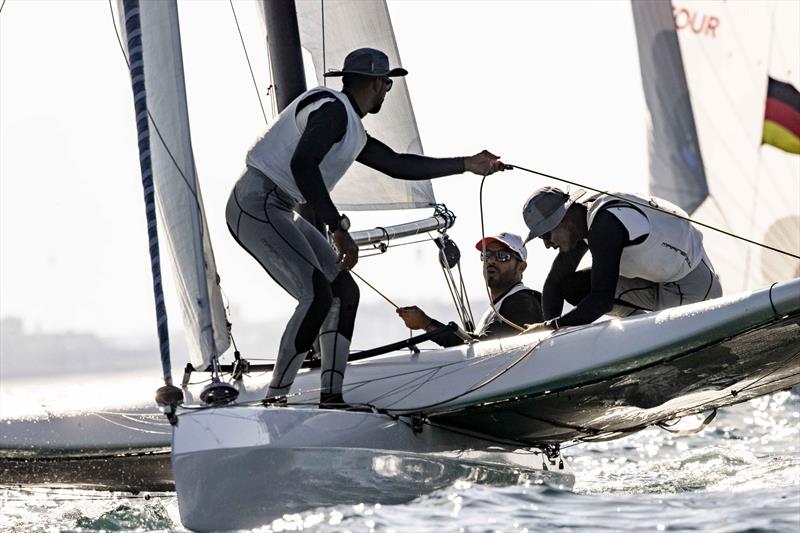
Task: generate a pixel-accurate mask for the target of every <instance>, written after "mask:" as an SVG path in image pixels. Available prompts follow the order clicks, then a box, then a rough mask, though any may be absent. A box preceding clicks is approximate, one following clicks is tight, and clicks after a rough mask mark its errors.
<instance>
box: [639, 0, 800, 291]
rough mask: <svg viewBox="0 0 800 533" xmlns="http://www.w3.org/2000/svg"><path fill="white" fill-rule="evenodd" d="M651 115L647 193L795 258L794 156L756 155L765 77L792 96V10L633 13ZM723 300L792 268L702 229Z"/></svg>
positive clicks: (773, 255) (666, 7)
mask: <svg viewBox="0 0 800 533" xmlns="http://www.w3.org/2000/svg"><path fill="white" fill-rule="evenodd" d="M632 6H633V14H634V20H635V23H636V32H637V38H638V41H639V55H640V64H641V71H642V82H643V86H644V91H645V95H646V99H647V104H648V108H649V111H650V124H649V126H650V159H651V161H650V171H651V172H650V190H651V192H652V193H653V194H654V195H656V196H661V197H664V198H666V199H668V200H671V201H673V202H675V203H677V204H679V205H681V206H682V207H684V208H685V209H687V210H688V211H690V212H691V213H692V217H693V218H694V219H695V220H698V221H701V222H704V223H706V224H710V225H713V226H715V227H719V228H721V229H724V230H726V231H729V232H731V233H734V234H736V235H741V236H743V237H746V238H748V239H751V240H754V241H757V242H761V243H764V244H766V245H768V246H772V247H774V248H778V249H781V250H785V251H788V252H790V253H792V254H795V255H798V254H800V157H798V156H797V155H795V154H791V153H787V152H783V151H781V150H779V149H777V148H775V147H773V146H769V145H762V144H761V136H762V126H763V123H764V110H765V103H766V97H767V82H768V76H772V77H773V78H777V79H780V80H782V81H786V82H788V83H791V84H792V85H793V86H795V87H798V86H800V26H798V23H797V21H798V20H800V4H799V3H797V2H782V1H758V2H747V1H741V2H725V1H722V0H713V1H708V0H704V1H695V0H675V1H673V2H672V6H670V4H669V3H668V2H637V1H633V2H632ZM703 234H704V242H705V244H706V249H707V250H708V253H709V255H710V257H711V260H712V262H713V263H714V266H715V267H716V268H717V270H718V272H719V273H720V278H721V281H722V283H723V287H724V289H725V291H726V292H728V293H731V292H738V291H742V290H747V289H754V288H756V287H763V286H765V285H768V284H770V283H773V282H775V281H780V280H786V279H790V278H793V277H798V276H800V260H798V259H795V258H793V257H790V256H787V255H783V254H780V253H777V252H774V251H770V250H767V249H764V248H760V247H757V246H755V245H752V244H748V243H745V242H743V241H740V240H737V239H734V238H732V237H730V236H726V235H722V234H720V233H718V232H714V231H712V230H709V229H704V230H703Z"/></svg>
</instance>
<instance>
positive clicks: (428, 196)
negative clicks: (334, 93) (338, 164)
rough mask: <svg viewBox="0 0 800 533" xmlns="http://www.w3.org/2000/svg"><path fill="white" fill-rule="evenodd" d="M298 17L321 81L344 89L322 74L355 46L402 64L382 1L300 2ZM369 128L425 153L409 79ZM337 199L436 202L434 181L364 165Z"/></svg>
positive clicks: (361, 203) (357, 204)
mask: <svg viewBox="0 0 800 533" xmlns="http://www.w3.org/2000/svg"><path fill="white" fill-rule="evenodd" d="M297 18H298V24H299V27H300V38H301V41H302V45H303V48H304V49H305V50H307V51H308V52H309V53H310V57H311V58H312V60H313V68H314V75H315V76H316V78H317V83H318V84H320V85H324V84H326V83H327V84H328V85H329V86H331V87H332V88H334V89H337V90H338V89H341V85H340V82H339V81H333V80H332V79H331V78H327V79H325V78H323V77H322V74H323V73H324V72H326V71H327V70H331V69H337V68H341V66H342V64H343V62H344V58H345V56H346V55H347V53H348V52H350V51H352V50H355V49H356V48H362V47H366V46H368V47H371V48H377V49H379V50H382V51H384V52H385V53H386V55H388V56H389V63H390V65H392V66H400V65H401V62H400V55H399V53H398V51H397V43H396V42H395V38H394V32H393V30H392V23H391V20H390V19H389V11H388V9H387V7H386V2H385V1H383V0H379V1H370V2H365V1H359V0H326V1H324V2H322V1H313V2H311V1H300V2H297ZM308 69H309V65H306V70H307V71H308ZM364 126H365V127H366V129H367V131H368V132H369V133H370V135H372V136H374V137H376V138H378V139H380V140H381V141H383V142H384V143H386V144H387V145H389V146H390V147H391V148H392V149H394V150H395V151H397V152H407V153H414V154H422V153H423V152H422V143H421V142H420V138H419V131H417V123H416V120H415V118H414V111H413V109H412V107H411V99H410V97H409V94H408V86H407V85H406V80H405V79H404V78H395V80H394V85H393V86H392V92H391V95H390V96H389V97H388V98H387V99H386V101H385V102H384V104H383V108H382V109H381V112H380V114H378V115H368V116H367V117H365V118H364ZM332 197H333V201H334V202H335V203H336V205H337V206H338V207H339V208H340V209H350V210H378V209H409V208H417V207H428V206H430V205H433V204H435V203H436V199H435V198H434V195H433V187H432V186H431V183H430V181H402V180H395V179H391V178H389V177H388V176H385V175H384V174H381V173H380V172H376V171H374V170H372V169H370V168H368V167H366V166H364V165H361V164H360V163H356V164H355V165H353V166H352V167H351V168H350V170H349V171H348V172H347V174H346V175H345V176H344V178H342V180H341V181H340V182H339V183H338V184H337V185H336V188H335V189H334V190H333V194H332Z"/></svg>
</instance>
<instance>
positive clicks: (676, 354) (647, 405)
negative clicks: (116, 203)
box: [4, 2, 800, 530]
mask: <svg viewBox="0 0 800 533" xmlns="http://www.w3.org/2000/svg"><path fill="white" fill-rule="evenodd" d="M124 4H125V6H124V7H125V9H124V10H123V9H121V10H120V11H121V13H124V16H121V18H122V19H123V20H125V21H130V20H131V19H130V17H132V16H133V14H134V12H136V15H137V16H140V17H141V21H142V22H141V31H142V36H143V41H144V51H143V52H144V53H143V56H144V62H145V63H144V64H145V76H144V79H145V80H146V81H145V84H146V86H147V94H148V99H147V102H148V105H149V107H150V109H149V113H150V116H151V120H152V123H153V125H156V126H157V127H158V130H159V131H160V135H161V136H162V137H163V138H164V139H165V143H166V144H167V145H168V146H169V147H170V148H169V153H167V151H166V150H164V148H163V145H160V144H159V143H158V142H153V143H152V144H151V150H152V159H153V162H154V169H155V172H154V176H155V179H156V190H157V193H158V196H159V202H160V208H161V211H160V214H161V216H162V218H164V217H166V218H173V221H172V222H170V221H169V220H167V221H166V222H165V226H166V227H167V233H168V234H169V235H170V242H171V247H172V255H173V258H174V259H175V260H176V263H177V264H178V268H177V270H178V271H179V273H180V275H181V276H183V281H182V283H181V284H180V285H181V287H182V293H183V295H184V310H185V314H186V318H187V330H188V331H189V333H188V335H189V336H190V337H191V338H192V339H193V344H194V350H193V357H192V364H193V365H194V367H195V368H200V369H205V368H206V367H208V366H209V364H210V363H211V362H212V360H213V359H214V358H215V357H216V356H218V355H220V354H221V353H222V351H224V349H225V348H226V344H227V337H226V324H225V322H224V313H221V312H220V311H221V310H222V307H221V301H220V300H219V298H218V296H217V293H216V291H217V278H216V275H215V273H214V269H213V255H212V253H211V246H210V241H209V239H208V237H207V235H208V234H207V231H204V230H203V227H204V224H203V214H202V202H201V200H200V197H199V193H198V192H196V191H199V187H197V178H196V176H195V175H194V174H193V173H188V174H187V172H186V169H187V168H191V167H192V166H193V157H192V155H191V144H190V143H189V139H188V121H187V118H186V113H185V107H184V104H183V103H182V102H181V97H182V94H181V93H182V87H181V85H182V84H181V83H180V80H182V70H183V69H182V65H181V57H180V45H179V43H180V41H179V31H178V25H177V8H176V6H175V4H174V3H171V2H160V3H143V4H142V5H139V6H137V3H136V2H125V3H124ZM287 5H289V4H288V3H287V2H276V3H273V4H271V5H270V8H271V9H273V10H275V9H278V10H280V7H281V6H282V7H284V8H285V7H286V6H287ZM310 5H311V4H303V3H301V4H298V10H299V15H300V16H299V20H300V24H301V30H302V28H303V24H304V22H303V21H304V20H306V24H307V21H308V20H311V21H315V20H317V21H318V20H321V18H320V17H321V15H322V13H316V14H313V13H312V14H311V15H309V14H308V13H307V12H306V11H304V10H306V9H308V8H309V6H310ZM319 5H323V6H324V7H325V21H326V25H327V26H326V27H327V28H330V27H334V28H337V27H341V26H337V25H335V24H333V23H332V22H331V21H332V20H334V19H335V18H336V16H337V15H340V16H342V17H343V18H344V19H345V20H352V19H353V15H352V13H349V14H348V13H347V12H346V10H347V9H352V8H353V7H352V6H353V5H356V6H357V8H358V9H363V8H364V7H365V5H364V4H363V3H359V2H355V3H352V4H351V3H347V2H326V3H324V4H316V3H314V9H316V8H317V7H319ZM367 6H368V7H369V8H376V9H375V11H376V12H377V13H378V14H380V13H381V12H382V13H383V16H384V17H386V18H385V21H386V23H388V16H387V14H386V9H385V6H384V5H383V4H382V3H375V4H367ZM340 10H341V11H340ZM273 12H274V11H273ZM661 16H662V22H663V13H661ZM304 17H305V18H304ZM329 17H331V18H329ZM667 17H668V19H667V20H668V21H671V20H672V19H671V14H670V13H669V11H668V10H667ZM368 20H369V21H370V25H371V27H373V28H374V27H375V18H371V19H368ZM283 27H285V26H283ZM318 29H319V28H318ZM387 31H388V32H389V34H390V26H389V27H388V30H387V27H384V34H386V32H387ZM301 33H302V32H301ZM312 33H316V35H319V34H320V33H321V32H320V31H316V32H312ZM342 33H343V34H344V35H343V36H342V37H346V36H348V35H354V34H353V33H348V32H342ZM325 35H326V46H325V57H327V60H323V62H325V61H327V63H328V64H329V65H330V64H337V63H338V62H340V61H341V58H342V57H343V56H344V54H345V53H346V52H347V51H349V49H351V48H354V47H356V46H354V45H353V44H352V43H348V42H343V43H342V44H340V48H336V45H334V43H335V42H336V41H335V40H334V39H332V37H331V35H330V34H327V33H326V34H325ZM672 35H673V36H674V35H675V32H674V30H673V31H672ZM129 37H130V35H129ZM273 37H275V35H273ZM159 39H161V40H159ZM270 44H271V45H272V44H273V42H272V40H271V43H270ZM360 44H361V43H359V45H360ZM364 44H370V45H372V46H376V47H378V48H383V49H384V50H387V51H389V50H391V49H392V48H390V47H389V45H388V44H387V43H386V42H384V43H380V42H367V43H364ZM389 44H393V43H389ZM168 45H169V46H168ZM308 46H309V47H310V48H312V49H313V45H311V44H309V45H308ZM152 50H158V51H159V53H154V52H153V51H152ZM169 51H171V52H172V53H171V54H170V53H169ZM312 55H313V53H312ZM390 56H391V54H390ZM317 57H319V56H317ZM275 61H279V60H278V59H276V58H275V57H273V62H275ZM317 72H318V73H321V72H322V70H321V69H320V68H319V67H317ZM175 80H179V83H178V84H177V86H175V85H172V86H163V87H162V86H160V85H161V82H162V81H163V82H167V81H168V82H169V83H170V84H174V82H175ZM165 85H166V83H165ZM406 94H407V93H406ZM163 98H173V100H172V101H169V100H166V101H165V100H162V99H163ZM162 103H165V104H166V105H164V108H163V109H161V108H160V107H159V106H160V104H162ZM165 113H172V117H171V118H161V117H167V115H166V114H165ZM140 118H141V117H140ZM181 131H183V134H182V133H181ZM180 139H182V141H180V142H177V141H178V140H180ZM173 140H174V141H176V142H177V144H175V143H173V142H172V141H173ZM417 142H418V140H417ZM173 158H175V159H176V161H178V162H183V163H184V165H180V164H178V165H176V164H175V162H173V160H172V159H173ZM176 167H179V168H181V169H182V171H181V172H180V173H178V174H182V175H175V169H176ZM170 172H171V173H173V175H172V177H169V174H168V173H170ZM187 176H188V177H187ZM370 179H373V178H370ZM187 186H188V187H187ZM381 197H384V196H383V195H382V196H381ZM424 201H431V200H423V202H424ZM352 208H353V207H352V206H351V207H350V209H352ZM187 217H188V218H187ZM187 221H191V222H187ZM181 232H183V234H181ZM379 233H380V232H379ZM380 238H383V237H379V239H380ZM191 243H194V244H193V245H191ZM798 295H800V280H794V281H787V282H782V283H778V284H775V285H773V286H770V287H769V288H767V289H763V290H760V291H756V292H754V293H744V294H740V295H737V296H730V297H727V298H723V299H720V300H718V301H714V302H707V303H703V304H697V305H693V306H687V307H686V308H679V309H673V310H669V311H665V312H661V313H657V314H654V315H650V316H642V317H636V318H630V319H626V320H622V321H610V322H605V323H600V324H594V325H591V326H587V327H584V328H574V329H571V330H565V331H560V332H558V333H557V334H555V335H552V336H550V335H548V334H533V335H527V336H520V337H514V338H509V339H504V340H497V341H490V342H483V343H475V344H471V345H465V346H463V347H457V348H451V349H447V350H434V351H430V352H424V353H422V354H408V353H404V352H401V353H392V354H388V355H385V356H381V357H377V358H372V359H367V360H364V361H361V362H359V363H355V364H353V365H351V368H350V369H349V370H348V374H347V380H346V384H345V395H346V397H347V399H348V401H350V402H354V403H362V404H365V405H369V406H371V407H373V409H374V412H372V413H353V412H345V411H320V410H318V409H316V402H317V393H316V387H317V384H318V378H317V376H316V374H315V373H314V372H313V371H311V372H309V373H308V374H306V375H305V376H303V377H301V378H300V379H299V380H298V381H297V382H296V387H295V388H296V390H297V391H298V392H297V394H295V395H294V396H293V397H292V398H291V399H290V404H291V405H290V407H288V408H274V407H272V408H267V407H263V406H261V405H260V404H259V403H258V400H259V399H260V398H261V397H263V394H264V389H263V386H264V382H263V379H262V380H259V379H248V378H247V377H245V378H244V379H243V380H240V381H237V382H236V383H235V384H234V385H235V387H236V389H237V392H238V394H239V397H238V399H237V400H236V401H235V402H232V403H228V404H224V405H215V406H203V405H202V404H201V402H199V401H198V400H197V398H196V396H195V395H196V393H197V392H198V391H194V394H192V392H193V391H192V390H191V389H186V390H185V393H186V397H185V406H184V407H183V408H178V411H177V417H176V420H177V423H176V424H175V425H174V426H173V427H172V431H171V433H172V437H173V446H172V461H173V472H174V475H175V482H176V490H177V492H178V499H179V504H180V507H181V516H182V520H183V522H184V525H186V526H187V527H191V528H195V529H200V530H209V529H220V528H225V529H230V528H242V527H254V526H257V525H260V524H263V523H264V522H266V521H268V520H270V519H271V518H274V517H276V516H280V515H281V514H283V513H284V512H287V511H297V510H302V509H306V508H309V507H313V506H316V505H327V504H331V503H343V502H363V501H373V500H375V501H394V500H393V499H396V501H401V500H403V499H407V498H409V497H413V496H415V495H417V494H419V492H420V491H421V490H430V489H432V488H436V487H437V486H446V485H447V484H449V483H451V482H452V481H453V480H455V479H458V478H461V477H472V478H473V479H475V480H477V481H484V482H500V483H509V482H514V481H516V480H518V479H519V477H520V476H534V475H545V476H550V475H555V476H556V479H558V480H560V481H561V482H566V483H569V482H570V478H571V475H570V472H569V468H568V467H567V466H566V465H564V463H563V460H562V459H561V457H560V455H559V453H558V444H559V443H561V442H564V441H567V440H571V439H597V438H613V437H619V436H623V435H625V434H628V433H630V432H633V431H638V430H640V429H643V428H644V427H647V426H648V425H652V424H654V423H657V422H659V421H663V420H665V419H669V418H674V417H677V416H682V415H685V414H691V413H698V412H703V411H706V410H710V409H714V408H716V407H719V406H722V405H728V404H731V403H736V402H739V401H744V400H746V399H748V398H751V397H755V396H758V395H761V394H766V393H768V392H771V391H774V390H780V389H783V388H787V387H789V386H791V385H793V384H795V383H797V382H798V360H797V358H798V346H797V341H796V338H797V329H798V324H797V321H798V316H800V298H798ZM215 306H216V311H215ZM189 324H194V326H193V327H188V325H189ZM192 407H196V409H195V408H192ZM162 420H163V419H162ZM73 422H74V421H73ZM147 422H149V421H148V420H147V419H145V418H138V419H137V418H134V424H142V425H144V424H146V423H147ZM62 423H63V426H64V427H66V428H67V429H70V428H71V430H72V431H73V432H75V433H73V435H72V438H73V439H74V441H73V446H72V448H73V450H75V449H77V450H80V452H83V451H85V450H82V449H81V446H80V445H79V444H78V445H75V443H78V442H79V441H81V436H83V443H84V446H85V445H86V444H87V441H86V436H87V435H86V433H84V434H83V435H80V434H78V433H77V431H78V430H77V428H76V425H75V424H74V423H72V424H70V423H69V421H63V422H62ZM57 425H58V421H55V426H51V427H50V428H49V429H48V431H52V430H53V429H57V427H56V426H57ZM132 425H133V424H131V422H128V428H129V429H130V427H131V426H132ZM96 427H97V429H98V431H100V432H102V434H103V437H104V438H105V439H106V440H105V441H104V442H103V443H101V444H99V445H98V442H95V443H93V444H94V445H95V449H103V450H106V451H109V450H117V451H120V450H126V449H127V450H131V449H134V450H137V451H143V450H146V449H148V448H151V449H152V448H155V447H157V446H158V444H159V443H161V444H164V443H165V436H167V437H168V436H169V434H170V432H169V431H163V429H160V430H159V431H152V432H149V433H143V432H141V431H125V430H120V431H119V432H118V433H117V434H114V433H113V432H109V431H106V430H105V428H101V427H99V426H96ZM106 427H107V426H106ZM140 427H141V426H140ZM140 427H138V428H136V429H140ZM150 427H151V428H152V427H155V426H150ZM162 428H163V426H162ZM11 429H12V431H14V432H15V433H16V434H17V437H18V438H16V439H13V440H12V441H11V442H10V444H12V445H13V444H17V445H18V446H19V447H21V448H22V447H24V446H23V445H21V443H27V445H28V446H30V444H31V443H35V442H37V441H38V443H39V444H41V443H42V442H43V441H44V440H45V439H44V438H43V437H49V438H47V440H52V439H53V436H52V435H53V434H50V435H49V436H47V435H43V433H42V432H40V433H36V431H37V429H36V428H34V427H33V425H31V424H28V425H27V426H26V425H24V424H19V425H16V426H13V427H12V428H11ZM85 430H86V427H84V428H83V431H84V432H85ZM56 435H58V433H56ZM89 436H90V437H95V435H94V434H90V435H89ZM58 438H60V439H61V442H62V443H63V442H65V441H67V440H68V439H69V438H70V436H69V435H67V434H66V433H64V434H62V435H59V437H58ZM133 439H135V440H133ZM167 442H168V441H167ZM5 445H6V444H4V446H5ZM7 447H12V446H7ZM67 447H68V446H63V448H62V450H63V449H64V448H67ZM80 452H79V453H80ZM104 459H105V460H107V458H104ZM144 462H145V461H142V463H144ZM332 464H335V465H336V468H335V469H332V468H331V465H332ZM101 465H102V463H101ZM101 468H102V466H101ZM332 474H336V475H337V476H339V477H330V476H331V475H332ZM162 477H164V476H163V473H162ZM345 488H346V489H347V490H345ZM277 489H279V490H277Z"/></svg>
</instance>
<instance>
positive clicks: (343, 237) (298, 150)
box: [226, 48, 504, 407]
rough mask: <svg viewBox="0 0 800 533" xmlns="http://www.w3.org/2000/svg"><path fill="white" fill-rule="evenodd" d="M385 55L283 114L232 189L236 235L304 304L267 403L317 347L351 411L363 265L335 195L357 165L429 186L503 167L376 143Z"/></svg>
mask: <svg viewBox="0 0 800 533" xmlns="http://www.w3.org/2000/svg"><path fill="white" fill-rule="evenodd" d="M406 74H407V71H406V70H405V69H403V68H389V59H388V57H387V56H386V54H384V53H383V52H381V51H379V50H375V49H372V48H360V49H358V50H354V51H352V52H350V53H349V54H348V55H347V57H346V58H345V60H344V67H343V68H342V70H340V71H333V72H328V73H326V74H325V76H342V77H343V90H342V91H341V92H339V91H334V90H331V89H328V88H326V87H317V88H315V89H311V90H310V91H307V92H305V93H303V94H301V95H300V96H299V97H298V98H297V99H295V100H294V101H293V102H292V103H291V104H289V105H288V106H287V107H286V109H284V110H283V111H282V112H281V113H280V114H279V115H278V117H277V119H276V120H275V122H274V123H273V124H272V125H271V127H270V128H269V129H268V130H267V131H266V133H264V135H263V136H262V137H261V138H260V139H259V140H258V142H256V144H255V145H254V146H253V147H252V148H251V149H250V151H249V153H248V154H247V169H246V170H245V172H244V174H243V175H242V176H241V177H240V178H239V180H238V181H237V183H236V185H235V186H234V189H233V191H232V192H231V195H230V198H229V200H228V204H227V208H226V219H227V223H228V228H229V229H230V231H231V233H232V234H233V236H234V238H235V239H236V241H237V242H238V243H239V244H240V245H241V246H242V247H243V248H245V249H246V250H247V251H248V252H249V253H250V254H251V255H252V256H253V257H254V258H255V259H256V260H257V261H258V262H259V263H260V264H261V266H262V267H263V268H264V269H265V270H266V271H267V273H268V274H269V275H270V276H271V277H272V278H273V279H274V280H275V281H276V282H277V283H278V284H279V285H280V286H281V287H283V289H284V290H285V291H286V292H288V293H289V294H291V295H292V297H294V298H295V299H296V300H297V302H298V303H297V307H296V308H295V311H294V314H293V315H292V317H291V318H290V320H289V323H288V324H287V326H286V329H285V331H284V333H283V337H282V338H281V342H280V348H279V351H278V357H277V360H276V362H275V369H274V371H273V373H272V380H271V382H270V386H269V390H268V392H267V399H266V401H267V402H268V403H275V402H277V403H280V402H282V401H285V395H286V394H287V393H288V392H289V390H290V388H291V386H292V383H293V381H294V378H295V376H296V375H297V372H298V370H299V369H300V367H301V365H302V363H303V360H304V359H305V357H306V354H307V353H308V351H309V350H310V349H311V347H312V345H313V344H314V341H315V340H316V339H317V337H319V344H320V351H321V352H322V354H321V355H322V369H321V378H322V392H321V395H320V405H321V406H323V407H337V406H346V405H345V404H344V400H343V398H342V382H343V379H344V371H345V366H346V364H347V357H348V355H349V349H350V339H351V337H352V334H353V325H354V323H355V317H356V310H357V308H358V300H359V291H358V286H357V285H356V283H355V281H354V280H353V278H352V276H351V275H350V273H349V272H348V271H349V270H351V269H352V268H353V267H354V266H355V264H356V262H357V261H358V247H357V246H356V244H355V242H354V241H353V239H352V238H351V237H350V234H349V230H350V221H349V219H348V218H347V216H346V215H344V214H341V213H339V211H338V210H337V208H336V206H335V205H334V204H333V202H332V201H331V197H330V194H329V192H330V191H331V190H332V189H333V187H334V186H335V185H336V183H337V182H338V181H339V179H340V178H341V177H342V176H343V175H344V173H345V172H346V171H347V169H348V168H349V167H350V165H352V164H353V161H358V162H360V163H363V164H365V165H367V166H369V167H371V168H374V169H375V170H378V171H381V172H383V173H385V174H387V175H389V176H391V177H392V178H397V179H404V180H421V179H430V178H436V177H441V176H448V175H451V174H460V173H462V172H465V171H470V172H473V173H475V174H480V175H486V174H491V173H493V172H496V171H498V170H502V169H503V168H504V165H503V163H501V162H500V160H499V158H498V157H497V156H494V155H492V154H491V153H489V152H487V151H483V152H481V153H479V154H476V155H474V156H470V157H455V158H446V159H435V158H430V157H424V156H419V155H413V154H397V153H395V152H394V151H393V150H392V149H391V148H389V147H388V146H386V145H385V144H383V143H382V142H380V141H378V140H377V139H373V138H372V137H370V136H369V135H368V134H367V132H366V131H365V130H364V126H363V125H362V123H361V119H362V118H363V117H364V116H365V115H367V114H368V113H377V112H378V111H380V109H381V105H382V104H383V100H384V98H385V97H386V93H387V92H389V90H390V89H391V88H392V78H393V77H397V76H405V75H406ZM302 204H306V205H307V206H309V207H310V208H311V209H312V210H313V211H314V213H315V215H316V217H317V218H318V219H319V220H321V221H322V222H323V223H324V224H325V225H326V226H327V228H328V231H329V233H330V235H331V240H332V241H333V246H334V247H335V249H334V247H331V244H330V243H329V242H328V241H327V240H326V239H325V237H324V236H323V235H322V234H321V233H320V232H319V231H318V230H317V229H316V228H315V227H314V226H312V225H311V224H310V223H309V222H307V221H306V220H304V219H303V218H301V217H299V216H296V214H295V211H296V210H297V209H298V207H299V206H301V205H302Z"/></svg>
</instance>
